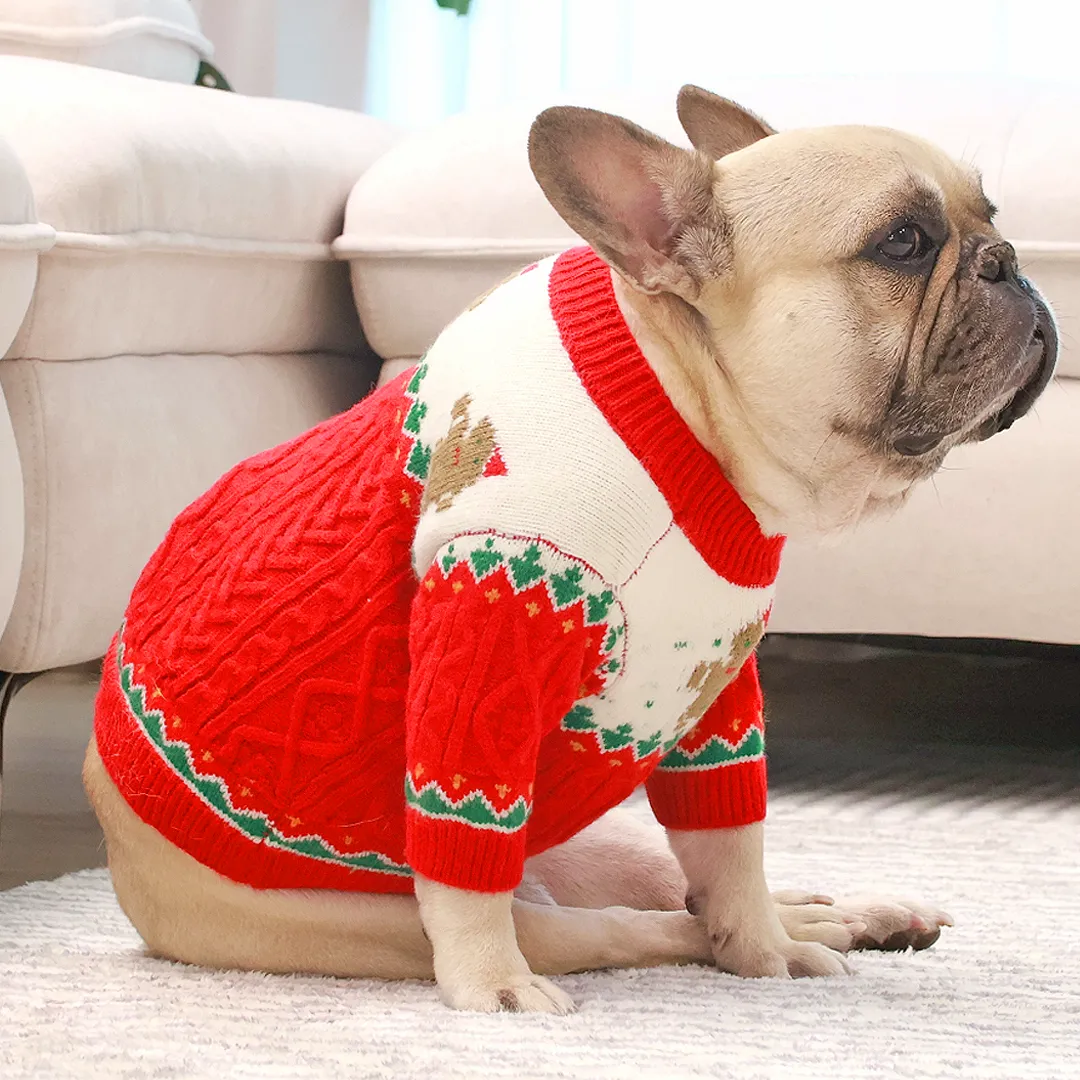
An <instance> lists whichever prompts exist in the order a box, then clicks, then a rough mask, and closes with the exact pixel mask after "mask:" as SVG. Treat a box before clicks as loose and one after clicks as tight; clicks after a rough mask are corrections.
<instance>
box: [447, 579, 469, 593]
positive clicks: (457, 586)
mask: <svg viewBox="0 0 1080 1080" xmlns="http://www.w3.org/2000/svg"><path fill="white" fill-rule="evenodd" d="M450 588H451V589H453V590H454V592H461V590H462V589H464V588H465V586H464V585H462V584H461V582H460V581H455V582H454V584H453V585H451V586H450Z"/></svg>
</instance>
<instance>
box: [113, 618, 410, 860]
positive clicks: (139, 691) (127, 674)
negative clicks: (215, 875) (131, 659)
mask: <svg viewBox="0 0 1080 1080" xmlns="http://www.w3.org/2000/svg"><path fill="white" fill-rule="evenodd" d="M116 663H117V667H118V669H119V675H120V688H121V690H123V692H124V698H125V700H126V701H127V703H128V708H129V709H130V710H131V714H132V716H133V717H134V718H135V722H136V723H137V724H138V725H139V727H140V728H141V729H142V731H143V734H145V735H146V737H147V738H148V739H149V740H150V743H151V745H153V747H154V749H155V750H157V752H158V754H160V755H161V757H162V758H163V759H164V760H165V762H166V764H168V765H169V766H170V767H171V768H172V770H173V771H174V772H175V773H177V775H178V776H179V777H180V778H181V780H183V781H184V783H185V784H186V785H187V786H188V787H189V788H190V789H191V790H192V791H193V792H195V794H196V795H198V796H199V798H201V799H202V801H203V802H205V803H206V804H207V805H208V806H209V807H210V808H211V809H212V810H214V811H215V812H216V813H217V814H218V816H219V817H222V818H224V819H225V820H226V821H227V822H228V823H229V824H230V825H232V826H233V827H234V828H236V829H238V830H239V831H240V832H242V833H244V834H245V835H246V836H247V837H249V838H250V839H251V840H252V841H253V842H254V843H256V844H258V843H264V844H266V845H267V846H268V847H273V848H279V849H280V850H282V851H291V852H292V853H293V854H294V855H304V856H306V857H307V858H309V859H317V860H319V861H320V862H330V863H334V864H336V865H337V866H344V867H348V869H350V870H372V871H374V872H375V873H379V874H395V875H398V876H400V877H412V870H411V868H410V867H408V866H405V865H404V864H401V863H396V862H394V861H393V860H392V859H388V858H387V857H386V856H385V855H382V854H380V853H379V852H377V851H362V852H358V853H357V854H355V855H346V854H344V853H342V852H340V851H338V850H336V849H335V848H333V847H331V846H330V845H329V844H328V843H327V842H326V841H325V840H324V839H323V838H322V837H321V836H315V835H310V836H298V837H292V836H283V835H282V834H281V833H279V832H278V831H277V829H275V828H274V826H273V825H271V824H270V821H269V819H268V818H267V817H266V815H265V814H260V813H256V812H254V811H250V810H239V809H237V808H236V807H235V806H233V804H232V801H231V800H230V798H229V791H228V787H227V786H226V784H225V781H224V780H222V779H221V778H220V777H218V776H213V775H201V774H199V773H197V772H196V771H195V768H194V766H193V764H192V761H191V750H190V749H189V747H188V746H187V744H186V743H184V742H183V741H181V740H179V739H170V738H169V737H168V736H167V735H166V734H165V717H164V715H163V714H162V712H161V711H160V710H159V709H148V708H147V707H146V688H145V687H144V686H141V685H139V683H137V682H135V679H134V675H135V666H134V664H125V663H124V643H123V640H122V639H121V641H120V644H119V646H118V648H117V651H116Z"/></svg>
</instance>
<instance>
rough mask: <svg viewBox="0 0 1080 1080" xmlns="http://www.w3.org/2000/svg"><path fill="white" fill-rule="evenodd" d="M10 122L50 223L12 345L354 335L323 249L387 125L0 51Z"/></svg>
mask: <svg viewBox="0 0 1080 1080" xmlns="http://www.w3.org/2000/svg"><path fill="white" fill-rule="evenodd" d="M0 135H3V136H5V137H6V138H7V139H8V141H9V142H10V143H11V145H12V146H13V148H14V150H15V152H16V153H17V154H18V156H19V158H20V159H21V161H22V163H23V165H24V167H25V169H26V172H27V175H28V176H29V180H30V184H31V186H32V188H33V192H34V197H35V200H36V203H37V213H38V216H39V218H40V221H41V222H43V223H45V224H46V225H47V226H48V227H49V228H50V229H52V230H54V233H55V237H54V243H53V245H52V246H51V248H50V249H49V250H48V251H47V252H46V253H44V254H43V255H42V257H41V264H40V276H39V281H38V287H37V289H36V291H35V294H34V300H33V305H32V307H31V310H30V313H29V315H28V316H27V318H26V321H25V322H24V324H23V326H22V329H21V331H20V332H19V335H18V337H17V339H16V341H15V343H14V345H13V346H12V348H11V350H10V351H9V356H21V357H34V358H38V359H47V360H80V359H86V358H90V357H100V356H115V355H121V354H142V355H153V354H156V353H224V354H229V353H247V352H303V351H307V350H331V351H342V352H356V351H358V350H359V349H360V348H361V347H362V338H361V335H360V332H359V327H358V324H357V319H356V312H355V307H354V306H353V304H352V300H351V296H350V295H349V287H348V278H347V275H346V273H345V271H344V269H343V268H342V267H341V266H340V264H337V263H335V261H334V259H333V255H332V252H331V247H330V244H331V241H332V240H333V238H334V237H335V236H336V235H337V234H338V232H339V231H340V226H341V219H342V214H343V210H344V206H345V201H346V198H347V196H348V193H349V190H350V189H351V188H352V186H353V184H354V183H355V181H356V179H357V178H358V177H359V176H361V175H362V174H363V172H364V171H365V170H366V169H367V167H368V166H369V165H370V164H371V162H372V161H373V160H375V159H376V158H377V157H379V156H380V155H381V154H382V153H383V152H384V150H386V149H387V148H388V147H389V145H390V144H391V142H392V141H393V139H394V135H393V132H392V131H391V130H390V129H389V128H388V127H387V126H386V125H384V124H382V123H380V122H379V121H377V120H374V119H372V118H370V117H367V116H362V115H360V114H358V113H352V112H347V111H345V110H337V109H329V108H325V107H322V106H318V105H309V104H306V103H302V102H286V101H274V100H270V99H262V98H249V97H244V96H242V95H239V94H228V93H222V92H220V91H215V90H207V89H204V88H201V87H196V86H179V85H176V84H175V83H165V82H158V81H155V80H149V79H141V78H136V77H134V76H131V75H123V74H118V73H116V72H111V71H100V70H97V69H94V68H85V67H78V66H76V65H73V64H62V63H55V62H51V61H45V60H33V59H27V58H24V57H11V56H5V57H0Z"/></svg>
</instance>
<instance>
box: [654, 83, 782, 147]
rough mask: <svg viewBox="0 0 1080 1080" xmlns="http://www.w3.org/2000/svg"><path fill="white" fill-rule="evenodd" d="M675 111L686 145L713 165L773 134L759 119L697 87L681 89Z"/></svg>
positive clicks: (730, 102)
mask: <svg viewBox="0 0 1080 1080" xmlns="http://www.w3.org/2000/svg"><path fill="white" fill-rule="evenodd" d="M675 107H676V109H677V111H678V113H679V123H680V124H682V126H683V131H685V132H686V134H687V136H688V137H689V139H690V142H691V143H692V144H693V145H694V146H695V147H697V149H698V150H700V151H701V152H702V153H703V154H708V155H709V157H711V158H712V159H713V161H716V160H718V159H719V158H722V157H723V156H724V155H725V154H732V153H734V152H735V151H736V150H741V149H742V148H743V147H744V146H749V145H750V144H751V143H756V142H757V141H758V139H764V138H765V136H766V135H775V134H776V132H775V131H774V130H773V128H771V127H769V125H768V124H766V123H765V121H764V120H762V119H761V117H760V116H755V115H754V114H753V113H752V112H749V111H748V110H747V109H744V108H743V107H742V106H741V105H736V104H735V102H734V101H728V99H727V98H723V97H720V95H719V94H711V93H710V92H709V91H708V90H702V88H701V87H700V86H691V85H687V86H684V87H683V88H682V89H681V90H680V91H679V98H678V101H677V102H676V106H675Z"/></svg>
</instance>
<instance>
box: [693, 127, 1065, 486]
mask: <svg viewBox="0 0 1080 1080" xmlns="http://www.w3.org/2000/svg"><path fill="white" fill-rule="evenodd" d="M720 172H721V175H722V177H723V179H722V180H721V182H720V184H718V187H719V188H720V189H721V200H722V201H721V205H722V206H723V207H724V210H725V212H726V219H727V220H728V221H729V222H730V226H731V252H732V268H731V272H730V273H729V274H728V275H720V276H719V277H718V278H716V279H711V280H710V279H705V280H704V281H703V288H702V292H701V295H700V297H699V299H698V301H697V303H698V305H700V310H701V311H702V313H703V314H704V315H705V316H706V318H707V319H708V320H709V321H710V324H712V326H713V327H714V329H713V333H714V334H715V337H716V340H717V344H718V346H720V347H721V348H722V350H723V354H724V355H725V357H727V358H728V359H729V361H730V367H731V375H732V378H733V379H734V380H735V381H736V383H737V384H739V385H740V388H741V389H742V391H743V393H744V395H745V396H746V397H747V399H748V404H749V405H750V407H751V409H752V411H753V412H754V414H755V415H756V416H758V417H760V419H761V421H762V422H763V424H764V426H765V429H766V430H767V431H768V430H771V431H772V432H774V433H775V436H777V437H778V438H779V440H780V441H784V442H785V443H786V445H787V446H788V451H787V452H788V454H792V453H793V452H794V457H795V460H794V461H792V464H793V465H795V467H796V468H797V469H798V470H799V471H800V472H802V473H803V475H804V476H806V477H807V478H808V479H810V480H812V479H813V468H814V460H813V459H814V456H815V455H816V456H817V458H818V462H819V463H820V462H822V461H823V457H824V463H825V464H826V465H830V464H831V465H832V466H835V465H836V463H837V462H838V460H842V459H843V458H844V457H851V456H852V455H854V456H855V457H856V458H857V457H859V456H860V451H861V456H865V457H867V458H869V459H870V460H871V461H873V460H874V459H876V460H877V461H878V463H879V473H880V476H879V479H878V480H877V481H876V483H875V484H874V486H873V487H872V489H871V491H870V493H869V498H870V500H871V502H873V501H882V500H884V501H886V502H887V501H890V500H892V499H894V498H895V497H896V496H897V495H899V494H902V493H904V492H906V491H907V490H908V489H909V488H910V486H911V484H912V483H913V482H915V481H916V480H919V479H922V478H924V477H926V476H929V475H930V474H931V473H933V472H934V471H935V470H936V469H937V468H938V466H939V465H940V464H941V462H942V460H943V459H944V457H945V455H946V453H947V452H948V451H949V450H950V449H951V448H952V447H953V446H955V445H956V444H958V443H960V442H966V441H971V440H975V439H981V438H986V437H988V436H990V435H993V434H994V433H996V432H997V431H1000V430H1002V429H1003V428H1006V427H1008V426H1009V425H1010V424H1011V423H1012V422H1013V421H1014V420H1015V419H1017V418H1018V417H1019V416H1021V415H1022V414H1023V413H1025V412H1027V411H1028V409H1030V407H1031V405H1032V404H1033V402H1034V400H1035V398H1036V397H1037V396H1038V394H1039V393H1041V391H1042V389H1043V388H1044V387H1045V386H1046V383H1047V382H1048V381H1049V378H1050V376H1051V374H1052V371H1053V365H1054V358H1055V355H1056V333H1055V329H1054V324H1053V320H1052V318H1051V316H1050V312H1049V309H1048V308H1047V305H1046V304H1045V302H1044V301H1043V300H1042V298H1041V297H1040V296H1039V294H1038V293H1037V292H1036V291H1035V289H1034V288H1033V286H1032V285H1031V284H1030V283H1028V282H1027V281H1026V280H1025V279H1024V278H1023V277H1021V276H1020V274H1019V271H1018V269H1017V264H1016V254H1015V252H1014V251H1013V249H1012V247H1011V246H1010V245H1009V244H1008V243H1007V242H1006V241H1004V240H1003V239H1002V237H1001V235H1000V234H999V233H998V231H997V230H996V229H995V228H994V226H993V224H992V218H993V214H994V208H993V206H991V204H990V203H989V202H988V200H987V199H986V196H985V195H984V194H983V192H982V188H981V186H980V184H979V180H978V177H977V176H976V175H975V174H974V173H973V172H972V171H971V170H969V169H966V168H964V167H962V166H961V165H959V164H957V163H955V162H953V161H952V160H951V159H950V158H948V157H946V156H945V155H944V154H943V153H941V152H940V151H938V150H937V149H936V148H934V147H932V146H930V145H929V144H927V143H925V142H922V141H921V140H917V139H915V138H913V137H911V136H907V135H903V134H900V133H899V132H895V131H889V130H884V129H868V128H833V129H820V130H816V131H800V132H788V133H784V134H778V135H774V136H772V137H771V138H769V139H766V140H762V141H760V142H757V143H755V144H753V145H752V146H750V147H748V148H746V149H744V150H742V151H740V152H738V153H736V154H734V155H732V156H731V157H730V158H728V159H725V161H724V163H723V166H722V167H721V169H720ZM779 387H785V392H784V393H782V394H779V395H778V394H777V393H776V392H775V391H776V389H777V388H779ZM826 425H827V427H828V430H826ZM833 442H835V443H836V445H835V446H830V443H833Z"/></svg>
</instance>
